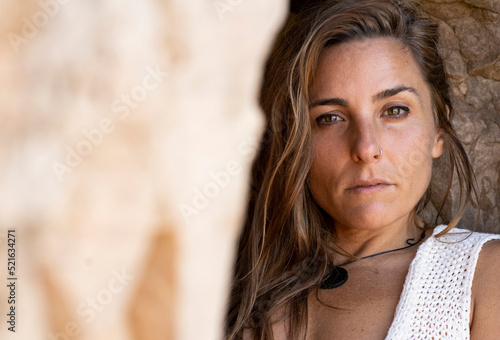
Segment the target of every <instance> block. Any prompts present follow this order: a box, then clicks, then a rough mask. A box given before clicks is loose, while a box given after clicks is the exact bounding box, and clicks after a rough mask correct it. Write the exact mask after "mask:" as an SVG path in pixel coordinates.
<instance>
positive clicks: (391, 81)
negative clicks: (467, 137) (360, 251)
mask: <svg viewBox="0 0 500 340" xmlns="http://www.w3.org/2000/svg"><path fill="white" fill-rule="evenodd" d="M395 88H396V89H397V88H408V89H409V90H402V91H400V92H399V93H396V94H393V95H390V96H386V97H384V96H380V95H379V96H378V97H377V98H374V97H375V96H376V95H377V94H380V93H382V92H383V91H386V90H388V89H395ZM328 98H340V99H342V100H343V101H344V102H343V103H339V102H337V103H333V104H327V105H318V106H311V108H310V121H311V126H312V136H313V162H312V167H311V170H310V172H309V184H310V188H311V192H312V195H313V197H314V199H315V200H316V201H317V203H318V204H319V205H320V206H321V207H322V208H323V209H324V210H325V211H326V212H327V213H328V214H329V215H330V216H331V218H332V220H333V224H334V227H335V230H336V233H337V234H338V235H339V237H340V236H341V235H342V234H343V233H344V234H345V235H348V234H349V235H352V234H353V233H359V232H361V233H365V234H367V233H368V234H372V235H373V234H374V233H379V234H380V233H382V232H386V233H385V234H386V235H387V234H392V235H395V234H397V233H398V232H399V233H400V234H401V231H402V230H404V233H406V230H407V229H408V228H409V226H408V221H409V216H410V214H411V212H412V210H413V208H414V207H415V205H416V204H417V203H418V201H419V200H420V198H421V197H422V195H423V194H424V193H425V191H426V189H427V187H428V184H429V181H430V177H431V171H432V159H433V158H437V157H439V156H440V155H441V154H442V153H443V134H442V132H441V131H440V130H438V129H437V128H436V124H435V121H434V117H433V113H432V104H431V96H430V90H429V87H428V86H427V84H426V83H425V81H424V79H423V77H422V75H421V73H420V71H419V69H418V66H417V64H416V62H415V61H414V59H413V57H412V55H411V53H410V52H409V50H407V49H405V48H404V47H403V46H402V45H400V44H399V43H398V42H397V41H396V40H394V39H391V38H373V39H366V40H361V41H354V42H349V43H342V44H340V45H335V46H332V47H329V48H327V49H326V50H325V51H324V52H323V54H322V56H321V58H320V60H319V64H318V67H317V69H316V71H315V77H314V78H313V83H312V86H311V103H315V102H318V101H319V100H322V99H328ZM408 111H409V112H408ZM325 114H326V115H325ZM380 150H382V155H380ZM374 179H379V180H381V182H383V184H381V185H378V186H377V185H375V186H368V185H361V186H359V185H357V184H360V182H359V181H362V180H374ZM389 230H391V232H389ZM367 237H368V236H367ZM405 237H406V234H405ZM403 239H404V238H403Z"/></svg>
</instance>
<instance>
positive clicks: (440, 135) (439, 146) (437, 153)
mask: <svg viewBox="0 0 500 340" xmlns="http://www.w3.org/2000/svg"><path fill="white" fill-rule="evenodd" d="M444 134H445V132H444V131H443V129H438V131H437V132H436V136H435V137H434V144H433V145H432V158H439V157H441V155H442V154H443V152H444V138H445V137H444Z"/></svg>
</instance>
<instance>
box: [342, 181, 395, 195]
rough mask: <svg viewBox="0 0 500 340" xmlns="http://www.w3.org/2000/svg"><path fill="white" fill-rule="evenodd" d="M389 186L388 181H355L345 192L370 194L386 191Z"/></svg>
mask: <svg viewBox="0 0 500 340" xmlns="http://www.w3.org/2000/svg"><path fill="white" fill-rule="evenodd" d="M390 185H391V184H390V182H389V181H386V180H383V179H378V178H373V179H367V180H358V181H355V182H354V183H353V184H351V185H349V187H348V188H347V189H346V190H347V191H350V192H356V193H370V192H376V191H380V190H383V189H386V188H388V187H389V186H390Z"/></svg>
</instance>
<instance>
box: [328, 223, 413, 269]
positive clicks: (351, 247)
mask: <svg viewBox="0 0 500 340" xmlns="http://www.w3.org/2000/svg"><path fill="white" fill-rule="evenodd" d="M335 233H336V243H337V245H338V246H339V247H340V248H341V249H342V250H344V251H345V252H346V253H347V254H350V255H352V256H354V257H358V258H361V257H365V256H369V255H372V254H375V253H379V252H383V251H386V250H391V249H396V248H401V247H404V246H406V245H407V243H406V241H407V240H408V239H414V240H415V241H416V240H418V239H419V238H420V236H421V234H422V231H421V230H420V229H419V228H417V227H416V226H415V225H414V223H394V224H391V225H388V226H382V227H377V226H370V227H368V228H366V227H365V228H356V227H355V226H345V225H341V224H338V223H336V224H335ZM412 251H413V249H412ZM347 254H346V255H347ZM349 259H350V258H349V256H340V257H339V258H338V262H339V263H342V262H345V261H346V260H349ZM336 262H337V261H336Z"/></svg>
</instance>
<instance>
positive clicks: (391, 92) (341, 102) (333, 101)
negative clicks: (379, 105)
mask: <svg viewBox="0 0 500 340" xmlns="http://www.w3.org/2000/svg"><path fill="white" fill-rule="evenodd" d="M404 91H408V92H412V93H414V94H416V95H417V96H419V97H420V94H419V93H418V91H417V90H416V89H414V88H413V87H408V86H397V87H394V88H392V89H387V90H383V91H381V92H379V93H377V94H376V95H374V96H373V97H372V101H373V102H374V103H375V102H378V101H380V100H382V99H385V98H389V97H392V96H395V95H397V94H398V93H400V92H404ZM323 105H338V106H343V107H347V106H349V102H348V101H347V100H345V99H343V98H325V99H318V100H315V101H314V102H312V103H311V105H309V108H310V109H312V108H314V107H316V106H323Z"/></svg>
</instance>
